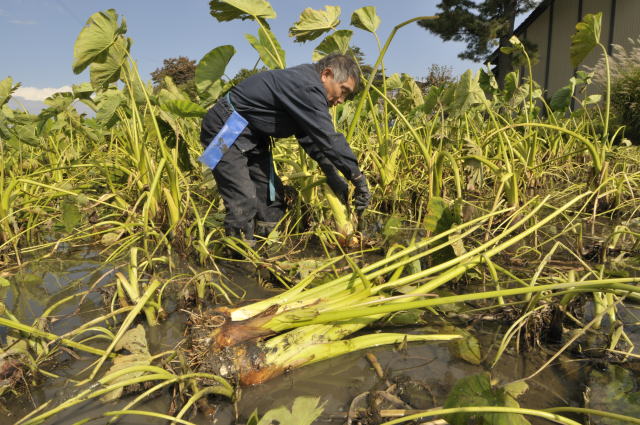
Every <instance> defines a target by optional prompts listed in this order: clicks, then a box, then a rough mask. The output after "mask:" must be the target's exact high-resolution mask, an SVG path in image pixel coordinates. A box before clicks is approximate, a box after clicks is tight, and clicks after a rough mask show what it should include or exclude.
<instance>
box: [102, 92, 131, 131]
mask: <svg viewBox="0 0 640 425" xmlns="http://www.w3.org/2000/svg"><path fill="white" fill-rule="evenodd" d="M96 100H97V102H98V111H97V112H96V120H98V121H100V122H102V123H104V125H105V126H106V127H111V126H113V124H115V122H116V120H117V115H116V111H117V110H118V108H119V107H120V105H122V104H123V103H125V102H126V99H125V97H124V95H123V94H122V93H121V92H120V91H119V90H109V91H107V92H105V93H104V94H103V95H102V96H100V98H99V99H96Z"/></svg>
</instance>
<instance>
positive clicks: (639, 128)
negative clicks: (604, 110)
mask: <svg viewBox="0 0 640 425" xmlns="http://www.w3.org/2000/svg"><path fill="white" fill-rule="evenodd" d="M611 107H612V111H613V115H614V117H615V122H616V123H617V124H618V125H622V126H625V131H624V134H625V137H627V138H629V139H631V140H632V141H633V142H634V143H635V144H640V66H638V68H636V69H634V70H630V71H628V72H626V73H625V74H623V75H621V76H619V77H618V78H616V79H614V80H613V82H612V84H611Z"/></svg>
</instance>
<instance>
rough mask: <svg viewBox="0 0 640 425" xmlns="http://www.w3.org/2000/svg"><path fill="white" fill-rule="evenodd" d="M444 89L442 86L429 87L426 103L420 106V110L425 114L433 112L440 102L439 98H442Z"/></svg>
mask: <svg viewBox="0 0 640 425" xmlns="http://www.w3.org/2000/svg"><path fill="white" fill-rule="evenodd" d="M443 91H444V89H443V88H442V87H437V86H431V87H429V91H428V92H427V95H426V96H425V97H424V104H423V105H422V106H421V107H420V111H422V112H424V113H425V114H430V113H431V112H433V109H434V108H435V107H436V105H437V104H438V100H439V99H440V95H441V94H442V93H443Z"/></svg>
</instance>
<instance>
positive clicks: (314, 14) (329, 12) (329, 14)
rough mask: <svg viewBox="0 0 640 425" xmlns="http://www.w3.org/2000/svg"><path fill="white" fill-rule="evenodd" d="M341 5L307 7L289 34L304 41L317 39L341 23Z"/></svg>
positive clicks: (296, 39) (297, 40)
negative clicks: (323, 8)
mask: <svg viewBox="0 0 640 425" xmlns="http://www.w3.org/2000/svg"><path fill="white" fill-rule="evenodd" d="M340 11H341V9H340V6H325V10H314V9H311V8H310V7H308V8H306V9H305V10H303V11H302V13H301V14H300V20H299V21H298V22H296V23H294V24H293V26H292V27H291V28H289V36H290V37H294V41H296V42H298V43H303V42H305V41H309V40H315V39H316V38H318V37H320V36H321V35H322V34H324V33H325V32H327V31H330V30H332V29H334V28H335V27H337V26H338V25H339V24H340Z"/></svg>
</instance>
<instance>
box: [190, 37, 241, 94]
mask: <svg viewBox="0 0 640 425" xmlns="http://www.w3.org/2000/svg"><path fill="white" fill-rule="evenodd" d="M235 53H236V49H235V48H234V47H233V46H231V45H224V46H218V47H216V48H215V49H213V50H211V51H210V52H209V53H207V54H206V55H204V57H203V58H202V59H200V62H198V65H197V66H196V75H195V80H196V89H197V90H198V95H199V96H200V97H201V98H203V99H208V98H210V97H211V96H212V92H211V90H212V88H213V86H214V84H215V83H216V82H217V81H218V80H219V79H220V77H222V75H223V74H224V70H225V68H226V67H227V64H228V63H229V61H230V60H231V58H232V57H233V55H234V54H235Z"/></svg>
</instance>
